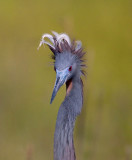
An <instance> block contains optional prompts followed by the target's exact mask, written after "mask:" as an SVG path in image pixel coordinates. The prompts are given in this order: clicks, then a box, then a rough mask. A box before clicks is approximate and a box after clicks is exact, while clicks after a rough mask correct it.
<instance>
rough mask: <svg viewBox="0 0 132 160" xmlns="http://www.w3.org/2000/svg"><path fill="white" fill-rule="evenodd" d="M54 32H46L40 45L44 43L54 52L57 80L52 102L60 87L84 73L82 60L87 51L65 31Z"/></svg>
mask: <svg viewBox="0 0 132 160" xmlns="http://www.w3.org/2000/svg"><path fill="white" fill-rule="evenodd" d="M52 33H53V36H52V35H50V34H44V35H43V36H42V40H41V41H40V44H39V47H41V45H42V44H46V45H48V47H49V48H50V50H51V51H52V52H53V55H52V59H54V70H55V72H56V81H55V85H54V89H53V93H52V97H51V101H50V103H52V101H53V100H54V98H55V96H56V94H57V92H58V90H59V88H60V87H61V86H62V85H63V84H64V83H66V82H67V81H68V80H69V79H72V78H74V77H77V76H79V77H80V76H81V74H84V71H83V70H82V67H85V65H84V64H83V60H82V57H83V55H84V54H85V52H83V49H82V43H81V41H72V42H71V40H70V38H69V36H68V35H67V34H65V33H62V34H58V33H57V32H52ZM45 38H47V39H49V40H50V42H48V41H46V40H45ZM39 47H38V49H39Z"/></svg>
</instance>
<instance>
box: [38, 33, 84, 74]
mask: <svg viewBox="0 0 132 160" xmlns="http://www.w3.org/2000/svg"><path fill="white" fill-rule="evenodd" d="M52 33H53V35H50V34H47V33H46V34H43V35H42V39H41V41H40V43H39V46H38V49H39V48H40V47H41V46H42V45H44V44H46V45H48V47H49V48H50V50H51V51H52V52H53V54H54V55H52V56H51V57H52V59H54V60H55V57H56V55H57V54H58V53H63V52H70V53H72V54H74V55H76V56H77V58H78V59H79V60H80V63H81V67H85V65H84V64H82V63H83V62H84V61H83V60H82V57H83V55H84V54H85V52H83V48H82V42H81V41H74V40H73V41H71V40H70V38H69V36H68V35H67V34H65V33H61V34H59V33H57V32H55V31H52ZM45 39H48V40H49V41H50V42H48V41H46V40H45ZM81 72H82V74H83V75H84V71H83V70H81Z"/></svg>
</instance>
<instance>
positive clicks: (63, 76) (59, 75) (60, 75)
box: [50, 69, 68, 104]
mask: <svg viewBox="0 0 132 160" xmlns="http://www.w3.org/2000/svg"><path fill="white" fill-rule="evenodd" d="M67 76H68V72H67V69H64V70H63V71H58V70H56V81H55V86H54V89H53V93H52V96H51V100H50V104H51V103H52V102H53V100H54V98H55V96H56V94H57V92H58V90H59V88H60V87H61V86H62V85H63V84H64V83H65V82H66V80H67Z"/></svg>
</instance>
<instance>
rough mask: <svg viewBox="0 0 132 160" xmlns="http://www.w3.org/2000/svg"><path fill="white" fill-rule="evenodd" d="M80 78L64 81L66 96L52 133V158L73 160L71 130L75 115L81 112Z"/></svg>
mask: <svg viewBox="0 0 132 160" xmlns="http://www.w3.org/2000/svg"><path fill="white" fill-rule="evenodd" d="M82 95H83V93H82V82H81V79H80V78H78V79H77V80H73V79H70V80H69V81H68V82H67V83H66V97H65V100H64V101H63V103H62V104H61V106H60V108H59V111H58V116H57V121H56V129H55V135H54V160H75V159H76V157H75V150H74V143H73V130H74V124H75V119H76V116H77V115H78V114H79V113H80V112H81V108H82V101H83V96H82Z"/></svg>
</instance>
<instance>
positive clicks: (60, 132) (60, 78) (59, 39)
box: [38, 31, 85, 160]
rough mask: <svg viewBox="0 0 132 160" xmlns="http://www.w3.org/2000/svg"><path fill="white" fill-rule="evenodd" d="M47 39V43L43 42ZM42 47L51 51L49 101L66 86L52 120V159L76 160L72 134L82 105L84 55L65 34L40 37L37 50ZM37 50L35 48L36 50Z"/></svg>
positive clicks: (53, 33) (76, 44) (78, 43)
mask: <svg viewBox="0 0 132 160" xmlns="http://www.w3.org/2000/svg"><path fill="white" fill-rule="evenodd" d="M46 39H47V40H46ZM43 44H46V45H47V46H48V47H49V49H50V50H51V51H52V52H53V53H52V59H53V60H54V70H55V72H56V81H55V85H54V89H53V93H52V96H51V101H50V104H51V103H52V102H53V100H54V98H55V96H56V94H57V92H58V90H59V88H60V87H61V86H62V85H63V84H66V96H65V99H64V101H63V102H62V104H61V106H60V108H59V111H58V115H57V120H56V127H55V133H54V160H76V155H75V148H74V142H73V131H74V126H75V120H76V117H77V116H78V115H79V114H80V113H81V109H82V106H83V83H82V80H81V75H84V70H83V67H85V64H84V60H83V56H84V54H85V52H84V51H83V48H82V43H81V41H75V40H73V41H71V39H70V37H69V36H68V35H67V34H66V33H61V34H59V33H57V32H54V31H53V32H52V35H51V34H43V35H42V39H41V41H40V44H39V47H41V45H43ZM39 47H38V49H39Z"/></svg>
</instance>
